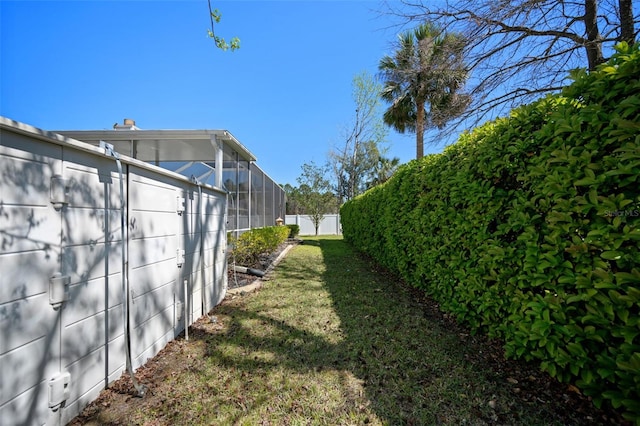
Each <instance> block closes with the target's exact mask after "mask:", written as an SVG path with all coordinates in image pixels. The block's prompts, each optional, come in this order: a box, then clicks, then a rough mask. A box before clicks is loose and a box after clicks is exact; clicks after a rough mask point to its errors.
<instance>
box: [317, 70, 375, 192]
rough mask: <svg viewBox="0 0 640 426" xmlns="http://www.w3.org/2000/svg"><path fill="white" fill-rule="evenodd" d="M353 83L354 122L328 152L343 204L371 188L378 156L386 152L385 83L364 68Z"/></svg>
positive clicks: (337, 189) (354, 78)
mask: <svg viewBox="0 0 640 426" xmlns="http://www.w3.org/2000/svg"><path fill="white" fill-rule="evenodd" d="M352 87H353V92H352V98H353V101H354V103H355V116H354V119H353V122H352V123H350V124H349V125H348V126H346V127H345V128H344V130H343V132H342V134H341V139H342V142H341V144H340V145H339V146H335V147H334V148H332V149H331V151H330V152H329V155H328V164H329V165H330V167H331V170H332V172H333V175H334V177H335V180H336V181H335V190H336V195H337V196H338V199H339V204H340V205H342V203H344V202H345V201H348V200H351V199H352V198H354V197H355V196H357V195H359V194H361V193H363V192H364V191H366V190H367V188H368V186H367V183H368V182H369V181H370V180H372V179H373V173H374V172H375V169H376V166H377V163H378V159H379V158H380V156H381V155H383V154H385V152H386V147H385V146H384V143H385V139H386V137H387V129H386V127H385V126H384V124H383V122H382V105H381V102H380V91H381V90H382V85H381V84H380V83H379V82H378V81H377V80H376V79H375V78H374V77H373V76H371V75H370V74H368V73H366V72H363V73H360V74H357V75H356V76H354V77H353V82H352Z"/></svg>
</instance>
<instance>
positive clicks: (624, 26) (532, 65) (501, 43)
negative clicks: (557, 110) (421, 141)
mask: <svg viewBox="0 0 640 426" xmlns="http://www.w3.org/2000/svg"><path fill="white" fill-rule="evenodd" d="M387 8H388V10H389V11H390V12H391V13H392V14H395V15H397V16H398V17H401V18H403V19H404V20H405V21H406V22H407V23H408V24H410V25H411V24H412V23H414V22H420V23H422V22H432V23H435V24H437V25H439V26H440V27H441V28H443V29H444V30H445V31H454V32H457V33H461V34H463V36H464V37H465V39H466V40H467V44H466V46H465V58H466V63H467V66H468V67H469V70H470V71H471V75H472V76H471V79H470V81H469V83H468V85H467V90H469V92H470V94H471V96H472V99H473V100H472V103H471V105H470V107H469V108H468V109H467V111H466V113H465V114H463V115H462V116H461V118H460V119H459V120H456V121H455V122H453V124H454V127H456V126H459V125H460V124H461V122H463V121H465V122H466V124H470V125H473V124H478V123H479V122H480V121H482V120H485V119H490V118H494V117H495V116H496V115H500V114H503V113H505V112H506V111H507V110H509V109H511V108H513V107H515V106H517V105H520V104H523V103H526V102H530V101H532V100H533V99H535V98H538V97H540V96H542V95H543V94H545V93H549V92H553V91H558V90H559V89H561V88H562V86H563V85H565V83H566V82H565V79H566V77H567V76H568V74H569V71H570V70H571V69H575V68H587V69H594V68H595V67H596V66H597V65H598V64H600V63H602V62H604V61H606V59H607V58H608V56H609V55H610V54H611V52H612V47H613V46H614V45H615V44H616V43H618V42H621V41H625V42H627V43H629V44H632V43H635V41H636V40H637V37H638V30H637V26H638V23H639V22H640V12H639V11H638V9H637V8H636V9H634V7H633V0H602V1H597V0H573V1H564V0H451V1H442V2H439V1H433V0H425V1H422V0H401V1H400V2H388V3H387ZM450 128H451V126H450Z"/></svg>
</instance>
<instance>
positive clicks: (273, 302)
mask: <svg viewBox="0 0 640 426" xmlns="http://www.w3.org/2000/svg"><path fill="white" fill-rule="evenodd" d="M304 244H305V245H307V246H313V247H319V249H320V255H319V256H317V257H316V259H317V260H318V262H320V263H322V265H320V267H319V265H311V264H304V263H299V262H298V263H297V262H295V256H294V257H293V259H287V262H286V264H285V265H283V266H282V269H281V271H280V272H279V274H278V276H279V279H281V280H282V281H286V282H287V283H292V282H293V283H294V284H288V285H290V286H291V287H287V288H286V289H284V293H281V294H280V295H279V296H276V297H271V298H269V297H268V294H269V292H270V291H271V290H268V288H264V289H263V290H261V292H260V293H258V294H256V295H255V297H253V298H249V299H247V300H248V301H247V303H246V304H241V305H239V306H235V305H229V304H223V305H222V306H219V307H218V308H216V311H215V312H216V314H217V315H220V316H222V317H224V318H225V320H224V321H225V326H226V329H225V332H224V333H219V334H217V335H210V334H206V333H205V334H194V337H195V338H196V339H198V338H200V339H204V340H206V341H207V352H206V358H207V359H208V360H209V361H210V362H212V363H215V364H216V366H218V367H220V368H221V369H222V370H223V371H224V369H233V370H241V371H242V372H243V373H242V377H253V379H252V380H250V381H248V383H249V384H243V385H241V386H242V391H243V392H245V394H246V395H250V394H252V393H253V394H254V395H257V396H255V397H254V398H253V399H251V397H248V399H250V400H251V401H249V402H247V401H245V402H243V406H244V412H243V413H236V414H234V416H235V417H234V421H240V420H241V419H246V418H247V411H251V412H253V413H254V415H255V413H258V412H263V411H264V410H265V409H266V408H265V405H269V404H273V401H272V400H270V399H269V398H267V397H265V396H264V392H267V393H269V392H271V393H278V392H283V393H284V392H291V391H290V390H288V389H285V388H286V387H287V385H285V384H278V383H273V384H271V385H269V384H266V382H265V383H260V377H261V376H262V377H266V376H270V377H272V374H273V372H274V371H276V370H277V371H284V375H287V374H289V375H296V374H300V375H309V374H310V373H311V374H313V373H321V372H323V371H337V372H341V373H340V374H342V376H341V377H340V379H339V380H341V381H342V383H341V385H342V386H343V387H344V388H345V389H347V388H349V389H353V388H354V386H353V383H349V380H350V379H349V378H354V377H355V378H356V379H357V380H356V381H355V382H356V383H357V387H359V388H361V389H363V390H364V395H361V396H360V397H358V396H357V392H355V391H354V393H353V394H352V395H346V397H345V398H346V401H344V402H341V405H342V408H340V413H342V414H344V413H345V412H346V413H347V415H346V417H344V418H343V419H338V418H333V420H334V421H337V422H338V423H340V422H345V421H347V419H350V420H348V422H350V424H351V423H353V422H354V419H355V424H361V423H368V422H369V421H371V422H375V423H378V424H379V423H384V424H392V425H397V424H414V425H431V424H545V425H547V424H585V423H588V421H587V420H588V419H589V417H588V416H587V415H586V414H584V415H579V414H577V413H566V412H564V409H563V401H549V400H544V399H542V398H544V397H545V396H544V395H542V394H540V395H538V396H537V398H531V396H530V393H525V392H523V393H522V394H521V395H517V394H518V393H519V392H520V390H521V388H525V387H526V386H528V384H527V383H522V378H521V377H519V380H516V379H514V378H513V377H509V376H508V374H509V372H504V371H500V369H499V366H500V365H501V364H500V363H501V360H500V359H498V358H495V359H494V360H495V365H493V366H492V365H490V364H491V357H489V356H487V357H480V358H481V359H482V360H483V361H482V362H478V361H477V360H478V358H479V357H478V353H477V352H478V351H482V350H485V349H486V348H487V347H486V346H482V345H481V344H478V341H477V340H476V339H475V338H473V337H472V336H469V335H468V334H467V333H465V332H464V330H463V329H461V328H458V327H456V326H454V325H452V323H449V322H447V321H443V320H442V318H435V317H436V316H437V315H433V312H432V311H429V310H426V309H425V306H424V305H423V304H422V302H421V301H420V300H416V298H415V297H414V296H413V294H414V293H412V291H411V290H409V289H408V288H407V287H406V286H405V285H402V284H401V283H399V282H398V281H397V280H396V279H395V278H393V277H390V276H388V275H385V274H383V273H380V272H379V271H378V270H377V269H376V268H375V267H373V266H372V265H371V264H369V263H368V262H367V261H365V260H363V259H361V258H360V257H359V256H357V255H356V254H355V253H354V252H353V251H352V250H351V248H350V247H349V246H348V245H347V244H346V243H345V242H343V241H342V240H341V239H335V238H333V239H331V238H329V239H327V238H307V239H306V240H305V243H304ZM318 274H319V275H320V276H318ZM268 285H269V286H273V289H274V290H273V291H275V290H277V287H278V286H280V285H281V284H280V283H279V282H278V279H276V280H274V281H273V282H271V283H269V284H268ZM327 293H328V296H329V297H328V298H327ZM287 294H288V297H286V296H285V295H287ZM285 311H286V312H288V313H289V314H287V315H292V316H293V317H295V318H289V317H284V318H283V317H281V316H279V315H280V313H282V312H285ZM317 312H326V314H325V317H319V316H318V314H317ZM274 313H276V314H274ZM333 337H335V339H333ZM487 359H488V360H489V361H488V363H487ZM521 373H522V372H521ZM525 377H526V374H525ZM270 380H273V378H271V379H270ZM309 380H311V379H309ZM282 381H283V383H284V382H286V381H287V379H286V377H284V376H283V377H282ZM519 381H520V383H519ZM297 385H299V384H296V386H297ZM320 386H322V384H320ZM303 387H304V385H303ZM258 388H260V389H258ZM261 392H263V394H261ZM300 392H302V393H304V392H303V391H300ZM293 393H294V394H295V391H293ZM343 396H344V395H343ZM294 399H295V398H294ZM301 400H303V398H301ZM362 400H366V404H364V405H363V403H362ZM217 403H220V404H222V403H223V401H218V402H217ZM287 404H289V405H290V406H291V407H290V409H291V410H292V412H293V411H296V410H298V412H299V413H301V415H302V416H303V417H304V416H307V418H313V419H315V420H314V422H313V423H314V424H331V419H332V418H331V415H336V414H337V413H335V412H334V413H331V412H329V413H328V414H327V413H326V412H325V417H323V416H322V415H319V414H318V413H317V411H318V410H319V407H317V406H316V407H313V406H312V407H306V408H305V407H302V408H300V407H298V408H296V407H295V405H296V404H295V402H287ZM303 404H304V402H303ZM320 408H322V407H320ZM305 409H306V410H309V411H308V412H305V411H304V410H305ZM372 414H373V415H374V416H375V417H376V419H370V418H369V416H371V415H372ZM310 423H311V421H310Z"/></svg>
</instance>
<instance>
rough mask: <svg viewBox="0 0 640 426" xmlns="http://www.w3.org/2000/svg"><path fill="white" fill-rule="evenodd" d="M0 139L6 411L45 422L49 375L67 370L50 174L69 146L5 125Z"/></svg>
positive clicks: (17, 418) (1, 409)
mask: <svg viewBox="0 0 640 426" xmlns="http://www.w3.org/2000/svg"><path fill="white" fill-rule="evenodd" d="M0 141H1V143H0V240H1V245H0V249H1V250H0V266H1V267H2V273H1V274H0V377H1V378H2V379H1V380H0V418H1V419H9V421H10V422H11V423H15V424H21V423H24V424H38V423H39V424H43V423H45V422H46V420H47V418H48V416H49V412H50V410H49V409H48V395H47V382H48V380H49V379H50V378H51V376H53V375H54V374H56V373H58V372H59V371H60V310H54V309H53V308H52V306H51V305H50V304H49V293H48V291H49V277H51V276H52V275H53V274H54V273H55V272H57V271H59V270H60V254H61V235H60V233H61V212H59V211H56V210H55V209H54V208H53V205H52V204H51V202H50V181H51V178H52V177H53V176H54V175H60V174H61V173H62V161H61V160H62V149H61V148H60V147H56V146H51V145H49V144H47V143H44V142H40V141H36V140H31V139H30V138H28V137H25V136H22V135H18V134H15V133H10V132H6V131H4V130H2V131H0Z"/></svg>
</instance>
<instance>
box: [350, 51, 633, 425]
mask: <svg viewBox="0 0 640 426" xmlns="http://www.w3.org/2000/svg"><path fill="white" fill-rule="evenodd" d="M571 77H572V78H573V80H574V82H573V83H572V84H571V85H570V86H568V87H567V88H566V89H565V90H564V91H563V93H562V95H558V96H549V97H546V98H544V99H541V100H539V101H537V102H535V103H533V104H530V105H526V106H523V107H520V108H518V109H515V110H514V111H512V113H511V115H510V117H508V118H504V119H498V120H496V121H493V122H490V123H486V124H485V125H483V126H481V127H479V128H476V129H474V130H473V131H472V132H469V133H465V134H463V135H462V136H461V137H460V139H459V140H458V142H457V143H455V144H453V145H451V146H449V147H447V148H446V149H445V150H444V152H443V153H441V154H436V155H430V156H427V157H425V158H423V159H421V160H419V161H412V162H410V163H409V164H406V165H404V166H403V167H401V169H400V170H398V172H397V173H396V174H395V175H394V177H393V178H392V179H391V180H390V181H388V182H387V183H385V184H383V185H381V186H378V187H375V188H373V189H372V190H370V191H368V192H366V193H365V194H363V195H361V196H360V197H358V198H356V199H354V200H352V201H350V202H348V203H346V204H345V205H344V206H343V207H342V209H341V211H340V214H341V220H342V229H343V234H344V238H345V239H346V240H347V241H349V242H351V243H352V244H353V245H354V246H356V247H357V248H358V249H360V250H362V251H364V252H366V253H367V254H369V255H371V256H372V257H374V258H375V259H376V260H377V261H378V262H379V263H381V264H382V265H384V266H385V267H387V268H389V269H391V270H393V271H395V272H397V273H398V274H399V275H400V276H401V277H402V278H404V279H405V280H406V281H407V282H410V283H413V284H414V285H416V286H418V287H420V288H422V289H424V291H425V292H426V293H427V294H428V295H430V296H431V297H432V298H434V299H435V300H436V301H437V302H438V303H439V304H440V306H441V308H442V309H443V310H445V311H447V312H450V313H453V314H455V316H456V317H457V319H458V320H459V321H460V322H462V323H464V324H467V325H468V326H470V327H471V328H472V329H473V330H475V331H480V332H483V333H487V334H489V335H490V336H492V337H497V338H500V339H503V341H504V342H505V347H506V351H507V355H508V356H511V357H517V358H524V359H527V360H533V359H536V360H539V362H540V363H541V368H542V369H543V370H545V371H547V372H548V373H549V374H550V375H551V376H554V377H556V378H558V379H559V380H561V381H566V382H573V383H575V384H576V385H577V386H578V387H579V388H580V389H581V390H582V391H583V392H584V393H585V394H587V395H589V396H591V397H592V398H593V400H594V402H595V403H596V405H598V406H600V404H602V403H603V402H608V403H610V404H611V405H613V407H615V408H621V409H622V410H623V412H624V413H625V416H626V417H627V418H629V419H632V420H635V422H636V423H637V424H640V80H639V78H640V50H639V48H638V46H636V47H633V48H630V47H628V46H626V45H624V44H621V45H620V46H619V47H618V51H617V53H616V55H614V57H613V58H612V59H611V60H610V61H609V62H608V63H606V64H603V65H602V66H600V67H599V68H598V69H597V70H596V71H593V72H591V73H586V72H575V73H574V74H572V76H571Z"/></svg>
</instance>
